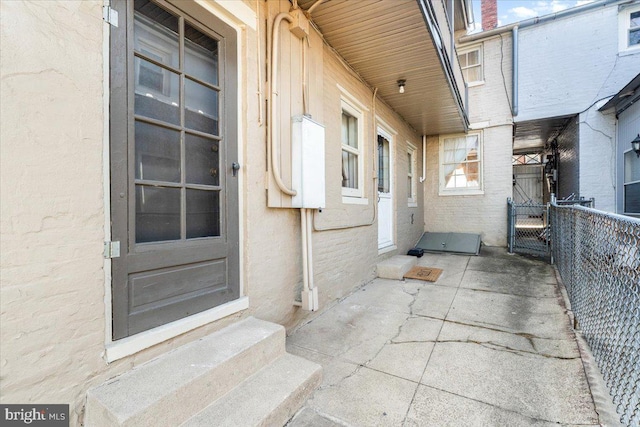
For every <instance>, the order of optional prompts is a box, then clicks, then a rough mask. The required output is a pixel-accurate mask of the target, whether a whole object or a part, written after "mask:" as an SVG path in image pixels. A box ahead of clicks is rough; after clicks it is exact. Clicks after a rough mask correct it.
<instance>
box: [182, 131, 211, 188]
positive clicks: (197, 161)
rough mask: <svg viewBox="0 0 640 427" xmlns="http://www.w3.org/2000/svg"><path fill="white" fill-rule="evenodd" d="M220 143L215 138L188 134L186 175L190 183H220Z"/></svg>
mask: <svg viewBox="0 0 640 427" xmlns="http://www.w3.org/2000/svg"><path fill="white" fill-rule="evenodd" d="M218 150H219V143H218V141H216V140H214V139H209V138H203V137H200V136H195V135H189V134H187V135H186V144H185V154H186V165H185V169H186V176H187V183H189V184H204V185H219V183H220V170H219V168H220V164H219V156H220V153H219V151H218Z"/></svg>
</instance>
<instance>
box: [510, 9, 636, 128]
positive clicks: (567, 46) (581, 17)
mask: <svg viewBox="0 0 640 427" xmlns="http://www.w3.org/2000/svg"><path fill="white" fill-rule="evenodd" d="M519 52H520V56H519V86H518V90H519V93H520V96H519V114H518V117H517V119H516V121H517V122H520V121H526V120H531V119H537V118H544V117H555V116H563V115H570V114H576V113H579V112H581V111H583V110H585V109H587V108H588V107H589V106H590V105H591V104H592V103H593V102H595V101H596V100H598V99H601V98H603V97H607V96H612V95H614V94H615V93H617V92H618V91H619V90H620V89H621V88H622V87H623V86H624V85H625V84H627V83H628V82H629V81H630V80H631V79H632V78H633V77H635V76H636V74H638V70H640V53H636V54H633V55H618V7H617V6H616V5H610V6H607V7H602V8H597V9H594V10H592V11H589V12H584V13H580V14H576V15H572V16H570V17H566V18H561V19H558V20H555V21H551V22H548V23H543V24H538V25H533V26H530V27H526V28H521V29H520V32H519Z"/></svg>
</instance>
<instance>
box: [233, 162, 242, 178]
mask: <svg viewBox="0 0 640 427" xmlns="http://www.w3.org/2000/svg"><path fill="white" fill-rule="evenodd" d="M239 169H240V163H238V162H233V163H231V172H232V173H233V176H237V175H238V170H239Z"/></svg>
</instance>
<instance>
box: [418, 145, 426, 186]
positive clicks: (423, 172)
mask: <svg viewBox="0 0 640 427" xmlns="http://www.w3.org/2000/svg"><path fill="white" fill-rule="evenodd" d="M426 179H427V135H422V176H421V177H420V182H421V183H422V182H425V181H426Z"/></svg>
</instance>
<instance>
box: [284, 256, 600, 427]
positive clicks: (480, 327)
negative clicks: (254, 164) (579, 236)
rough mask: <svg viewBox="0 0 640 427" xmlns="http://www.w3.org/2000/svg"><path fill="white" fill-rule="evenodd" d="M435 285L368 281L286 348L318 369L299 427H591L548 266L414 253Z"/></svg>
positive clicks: (589, 406) (590, 408)
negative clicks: (431, 270)
mask: <svg viewBox="0 0 640 427" xmlns="http://www.w3.org/2000/svg"><path fill="white" fill-rule="evenodd" d="M418 265H421V266H428V267H437V268H440V269H442V270H443V273H442V275H441V276H440V278H439V279H438V281H437V282H436V283H429V282H422V281H419V280H408V279H407V280H405V281H395V280H386V279H376V280H374V281H372V282H371V283H369V284H367V285H365V286H363V287H362V288H360V289H358V290H357V291H355V292H354V293H353V294H351V295H350V296H348V297H346V298H344V299H343V300H342V301H340V302H339V303H338V304H336V305H334V306H333V307H331V308H329V309H327V310H326V311H325V312H324V313H322V314H321V315H320V316H318V317H317V318H315V319H313V320H312V321H310V322H309V323H307V324H305V325H303V326H301V327H299V328H298V329H297V330H296V331H295V332H294V333H293V334H292V335H291V336H289V337H288V338H287V350H288V351H289V352H290V353H293V354H296V355H299V356H302V357H305V358H307V359H309V360H312V361H315V362H317V363H319V364H320V365H322V367H323V375H324V379H323V382H322V385H321V386H320V387H319V388H318V389H317V390H316V391H315V393H314V394H313V395H312V396H311V397H310V398H309V400H308V401H307V403H306V405H305V406H304V407H303V408H302V409H301V410H300V411H299V412H298V414H297V415H296V416H295V417H294V418H293V419H292V421H291V422H290V423H289V426H290V427H300V426H338V425H350V426H376V425H388V426H403V425H406V426H528V425H535V426H552V425H554V426H557V425H567V426H583V425H599V420H598V414H597V413H596V410H595V407H594V400H593V398H592V395H591V391H590V389H589V384H588V382H587V378H586V376H585V368H584V366H583V361H582V359H581V358H580V351H579V348H578V345H577V342H576V338H575V335H574V333H573V331H572V329H571V325H570V320H569V317H568V316H567V310H566V308H565V306H564V303H563V299H562V295H561V293H560V289H559V287H558V284H557V282H556V278H555V274H554V270H553V267H551V266H550V265H548V264H545V263H544V262H542V261H536V260H532V259H529V258H525V257H521V256H518V255H509V254H507V253H506V251H505V250H503V249H495V248H483V250H482V252H481V256H477V257H476V256H460V255H440V254H425V256H424V257H422V258H420V259H419V261H418Z"/></svg>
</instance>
